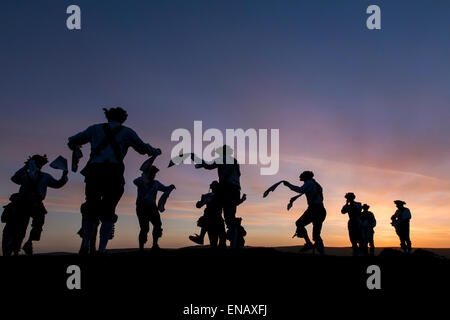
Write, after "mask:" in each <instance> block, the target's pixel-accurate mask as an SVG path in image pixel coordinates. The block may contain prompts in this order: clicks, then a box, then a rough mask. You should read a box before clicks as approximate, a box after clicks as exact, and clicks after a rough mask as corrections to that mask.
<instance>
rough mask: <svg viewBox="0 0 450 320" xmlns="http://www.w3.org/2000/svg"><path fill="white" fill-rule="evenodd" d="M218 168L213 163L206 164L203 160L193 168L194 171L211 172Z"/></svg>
mask: <svg viewBox="0 0 450 320" xmlns="http://www.w3.org/2000/svg"><path fill="white" fill-rule="evenodd" d="M217 167H218V165H217V163H215V162H213V163H207V162H205V161H204V160H202V163H199V164H196V165H195V168H196V169H200V168H203V169H206V170H213V169H216V168H217Z"/></svg>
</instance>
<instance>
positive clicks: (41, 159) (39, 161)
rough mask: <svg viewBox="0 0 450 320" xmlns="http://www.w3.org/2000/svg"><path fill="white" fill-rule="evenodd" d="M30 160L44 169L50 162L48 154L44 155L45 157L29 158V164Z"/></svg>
mask: <svg viewBox="0 0 450 320" xmlns="http://www.w3.org/2000/svg"><path fill="white" fill-rule="evenodd" d="M30 160H32V161H34V163H35V164H36V166H38V167H43V166H44V165H45V164H46V163H47V162H48V159H47V155H46V154H44V155H43V156H41V155H40V154H35V155H32V156H31V157H29V158H28V160H27V162H28V161H30Z"/></svg>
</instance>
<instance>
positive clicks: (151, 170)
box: [141, 165, 159, 175]
mask: <svg viewBox="0 0 450 320" xmlns="http://www.w3.org/2000/svg"><path fill="white" fill-rule="evenodd" d="M141 171H142V172H143V173H145V174H148V175H156V174H157V173H158V171H159V169H158V168H157V167H155V166H154V165H149V166H144V167H142V166H141Z"/></svg>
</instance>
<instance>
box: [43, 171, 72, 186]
mask: <svg viewBox="0 0 450 320" xmlns="http://www.w3.org/2000/svg"><path fill="white" fill-rule="evenodd" d="M67 173H68V171H67V170H64V171H63V174H62V176H61V179H59V180H56V179H55V178H53V177H52V176H51V175H48V177H49V180H48V183H47V185H48V186H49V187H50V188H53V189H59V188H62V187H63V186H64V185H65V184H66V183H67V181H68V180H69V179H68V178H67Z"/></svg>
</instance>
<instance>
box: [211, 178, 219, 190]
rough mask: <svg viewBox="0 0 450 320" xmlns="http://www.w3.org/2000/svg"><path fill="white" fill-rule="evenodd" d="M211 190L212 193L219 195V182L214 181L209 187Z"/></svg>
mask: <svg viewBox="0 0 450 320" xmlns="http://www.w3.org/2000/svg"><path fill="white" fill-rule="evenodd" d="M209 188H210V189H211V191H212V192H214V193H217V191H219V182H218V181H217V180H214V181H213V182H211V184H210V185H209Z"/></svg>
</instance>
